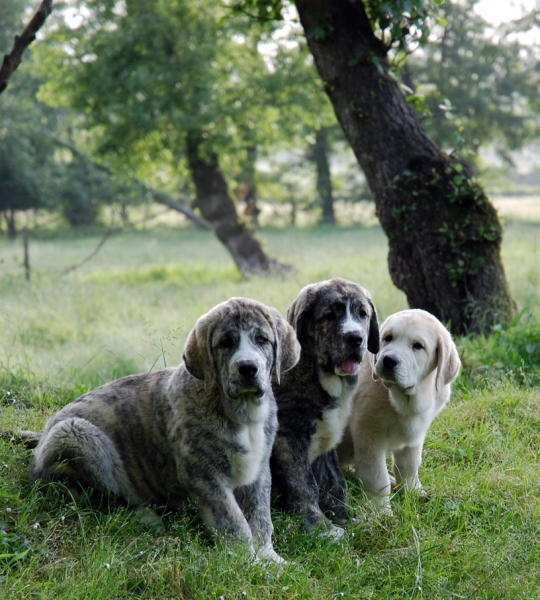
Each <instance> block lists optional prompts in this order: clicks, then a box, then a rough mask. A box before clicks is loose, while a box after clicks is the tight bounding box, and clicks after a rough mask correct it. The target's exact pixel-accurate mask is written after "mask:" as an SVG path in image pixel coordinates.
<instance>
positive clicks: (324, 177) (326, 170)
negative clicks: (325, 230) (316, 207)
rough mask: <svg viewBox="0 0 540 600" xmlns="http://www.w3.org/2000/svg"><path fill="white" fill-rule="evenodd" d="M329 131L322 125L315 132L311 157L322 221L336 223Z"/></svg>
mask: <svg viewBox="0 0 540 600" xmlns="http://www.w3.org/2000/svg"><path fill="white" fill-rule="evenodd" d="M329 154H330V147H329V143H328V131H327V130H326V129H325V128H324V127H322V128H321V129H318V130H317V133H316V134H315V144H314V145H313V147H312V148H311V158H312V160H313V162H314V163H315V168H316V170H317V194H318V196H319V200H320V202H321V206H322V219H321V220H322V222H323V223H335V222H336V217H335V215H334V196H333V194H332V175H331V173H330V161H329V158H328V156H329Z"/></svg>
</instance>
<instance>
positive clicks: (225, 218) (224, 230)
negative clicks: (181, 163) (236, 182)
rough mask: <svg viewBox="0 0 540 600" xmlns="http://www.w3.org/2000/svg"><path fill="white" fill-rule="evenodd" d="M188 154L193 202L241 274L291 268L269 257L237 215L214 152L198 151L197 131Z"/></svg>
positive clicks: (272, 271)
mask: <svg viewBox="0 0 540 600" xmlns="http://www.w3.org/2000/svg"><path fill="white" fill-rule="evenodd" d="M187 158H188V163H189V168H190V171H191V175H192V177H193V182H194V184H195V190H196V195H197V199H196V202H195V206H196V207H198V208H199V209H200V211H201V213H202V215H203V217H204V218H205V219H206V220H207V221H209V222H210V223H212V225H213V227H214V231H215V233H216V236H217V238H218V239H219V241H220V242H222V243H223V244H224V245H225V247H226V248H227V250H228V251H229V252H230V253H231V256H232V257H233V259H234V262H235V263H236V265H237V267H238V269H239V270H240V272H241V273H242V275H244V277H250V276H252V275H258V274H273V273H285V272H288V271H291V267H290V266H288V265H283V264H281V263H279V262H278V261H276V260H275V259H273V258H271V257H269V256H268V255H267V254H266V253H265V252H264V250H263V248H262V246H261V243H260V242H259V240H258V239H257V238H256V237H255V236H254V235H253V234H252V233H251V231H250V230H249V229H248V228H247V227H246V225H245V224H244V223H242V222H241V221H240V220H239V219H238V214H237V212H236V207H235V205H234V202H233V201H232V199H231V197H230V196H229V193H228V191H227V183H226V182H225V178H224V177H223V174H222V173H221V170H220V168H219V164H218V160H217V156H216V155H215V154H210V155H208V154H202V153H201V152H200V138H199V137H198V136H197V135H188V141H187Z"/></svg>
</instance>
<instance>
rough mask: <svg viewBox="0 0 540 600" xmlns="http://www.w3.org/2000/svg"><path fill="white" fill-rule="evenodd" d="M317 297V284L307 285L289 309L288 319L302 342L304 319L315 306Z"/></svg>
mask: <svg viewBox="0 0 540 600" xmlns="http://www.w3.org/2000/svg"><path fill="white" fill-rule="evenodd" d="M316 297H317V294H316V291H315V284H312V285H306V287H304V288H302V289H301V290H300V292H299V293H298V296H297V297H296V299H295V300H294V301H293V303H292V304H291V305H290V306H289V308H288V309H287V321H289V323H290V324H291V325H292V326H293V327H294V330H295V331H296V337H297V338H298V340H299V341H300V342H301V341H302V340H303V339H304V335H305V331H304V321H305V317H306V316H307V314H308V313H309V311H310V310H311V309H312V308H313V305H314V303H315V299H316Z"/></svg>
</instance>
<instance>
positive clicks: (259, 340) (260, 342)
mask: <svg viewBox="0 0 540 600" xmlns="http://www.w3.org/2000/svg"><path fill="white" fill-rule="evenodd" d="M255 343H256V344H257V346H265V345H266V344H269V343H270V340H269V339H268V338H267V337H266V336H264V335H257V336H255Z"/></svg>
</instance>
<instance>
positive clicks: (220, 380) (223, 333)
mask: <svg viewBox="0 0 540 600" xmlns="http://www.w3.org/2000/svg"><path fill="white" fill-rule="evenodd" d="M299 352H300V348H299V345H298V342H297V340H296V336H295V333H294V330H293V328H292V327H291V326H290V325H289V324H288V323H287V322H286V321H285V319H283V318H282V317H281V315H280V314H279V312H278V311H277V310H275V309H273V308H269V307H267V306H265V305H263V304H261V303H259V302H256V301H254V300H249V299H247V298H231V299H230V300H229V301H227V302H224V303H222V304H219V305H218V306H216V307H215V308H213V309H212V310H211V311H210V312H208V313H207V314H205V315H203V316H202V317H200V318H199V320H198V321H197V323H196V325H195V327H194V329H193V330H192V331H191V333H190V334H189V336H188V339H187V342H186V346H185V349H184V353H183V360H184V362H183V364H180V366H179V367H177V368H168V369H163V370H160V371H157V372H154V373H144V374H141V375H134V376H129V377H124V378H122V379H118V380H117V381H113V382H112V383H108V384H106V385H104V386H102V387H99V388H97V389H95V390H93V391H91V392H88V393H87V394H85V395H84V396H81V397H80V398H79V399H78V400H76V401H75V402H72V403H71V404H68V405H67V406H65V407H64V408H63V409H62V410H60V411H59V412H58V413H57V414H56V415H54V416H53V417H52V418H51V419H50V420H49V422H48V423H47V425H46V427H45V430H44V432H43V434H42V435H41V439H40V441H39V443H38V445H37V447H36V449H35V451H34V456H33V460H32V465H31V471H30V473H31V478H32V479H33V480H35V479H43V480H45V481H53V480H63V481H65V482H66V484H67V485H68V487H69V488H70V489H72V490H73V492H74V493H78V492H79V493H80V486H82V487H92V488H95V489H96V490H98V491H99V492H102V493H104V494H109V493H113V494H116V495H118V496H121V497H123V498H125V499H127V501H128V502H129V503H130V504H131V505H134V506H148V505H154V504H156V505H166V506H167V507H169V508H173V509H174V508H175V507H177V506H178V505H179V504H180V503H181V502H183V501H184V500H185V499H186V498H187V497H188V496H189V497H191V498H192V500H193V501H194V502H195V503H196V504H197V505H198V508H199V510H200V513H201V516H202V518H203V520H204V522H205V523H206V525H207V526H208V527H209V528H210V529H211V530H216V531H217V532H218V533H221V534H225V535H228V536H231V537H232V538H234V539H236V540H241V541H243V542H245V543H246V545H247V547H248V551H249V552H250V553H251V554H253V555H254V556H256V557H257V558H260V559H270V560H274V561H276V562H283V559H282V558H281V557H280V556H279V555H278V554H276V552H275V551H274V549H273V547H272V540H271V535H272V530H273V527H272V521H271V518H270V489H271V481H270V468H269V458H270V453H271V449H272V443H273V440H274V435H275V431H276V429H277V417H276V412H277V411H276V403H275V400H274V395H273V393H272V386H271V378H272V375H274V376H275V378H276V379H277V380H278V381H279V377H280V373H283V372H285V371H287V370H288V369H290V368H291V367H293V366H294V365H295V364H296V362H297V360H298V357H299ZM34 435H38V436H39V435H40V434H34ZM31 436H32V433H31V432H27V434H26V437H31Z"/></svg>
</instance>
